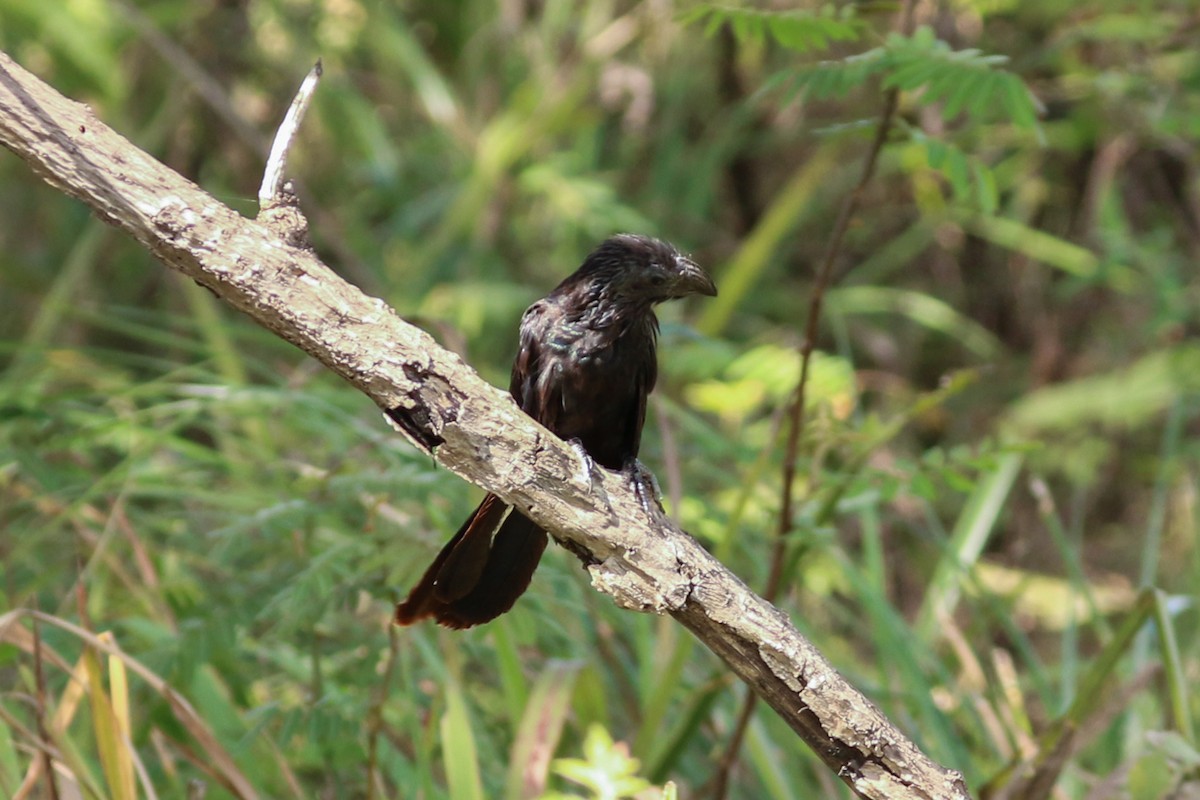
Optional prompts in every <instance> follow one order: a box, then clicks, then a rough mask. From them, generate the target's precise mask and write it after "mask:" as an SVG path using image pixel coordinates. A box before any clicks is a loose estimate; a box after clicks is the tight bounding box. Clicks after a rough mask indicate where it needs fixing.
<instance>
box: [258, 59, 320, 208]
mask: <svg viewBox="0 0 1200 800" xmlns="http://www.w3.org/2000/svg"><path fill="white" fill-rule="evenodd" d="M323 71H324V70H323V69H322V67H321V60H320V59H317V63H316V64H314V65H313V68H312V69H311V70H309V72H308V75H307V76H306V77H305V78H304V82H303V83H301V84H300V89H299V91H297V92H296V97H295V99H293V100H292V104H291V106H289V107H288V110H287V114H286V115H285V116H284V118H283V123H282V124H281V125H280V126H279V130H277V131H276V132H275V141H274V142H273V143H272V144H271V155H270V156H268V157H267V168H266V169H265V170H264V171H263V179H262V186H260V187H259V189H258V207H259V208H260V209H261V208H267V207H268V206H270V205H272V204H273V203H274V202H275V197H276V195H278V194H279V189H280V187H281V186H283V170H284V167H286V166H287V157H288V153H290V152H291V150H292V144H293V143H295V141H296V134H297V133H299V131H300V123H301V122H303V121H304V114H305V112H306V111H308V105H309V103H311V102H312V98H313V93H314V92H316V90H317V82H318V81H320V80H321V74H322V72H323Z"/></svg>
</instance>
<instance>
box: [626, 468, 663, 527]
mask: <svg viewBox="0 0 1200 800" xmlns="http://www.w3.org/2000/svg"><path fill="white" fill-rule="evenodd" d="M621 471H622V472H623V473H625V477H626V478H627V479H628V481H629V485H630V486H632V487H633V493H634V494H636V495H637V499H638V502H639V503H640V504H641V506H642V510H643V511H645V512H646V515H647V516H649V517H655V516H657V515H660V514H662V513H663V507H662V503H661V502H660V500H659V498H661V497H662V489H660V488H659V486H658V479H657V478H655V477H654V473H653V472H651V471H650V470H648V469H646V465H645V464H643V463H642V462H641V461H638V460H637V459H636V458H631V459H629V460H628V461H626V462H625V466H624V467H623V468H622V469H621Z"/></svg>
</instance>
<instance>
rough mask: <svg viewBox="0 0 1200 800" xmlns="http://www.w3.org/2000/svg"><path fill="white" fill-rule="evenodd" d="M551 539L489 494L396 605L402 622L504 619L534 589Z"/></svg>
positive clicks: (462, 624) (460, 624) (457, 624)
mask: <svg viewBox="0 0 1200 800" xmlns="http://www.w3.org/2000/svg"><path fill="white" fill-rule="evenodd" d="M546 541H547V538H546V532H545V531H543V530H542V529H541V528H539V527H538V526H537V525H535V524H534V523H533V522H532V521H531V520H530V519H529V518H528V517H526V516H525V515H523V514H521V513H520V512H519V511H516V510H515V509H514V508H513V507H512V506H510V505H507V504H506V503H504V502H503V501H502V500H501V499H500V498H498V497H496V495H494V494H489V495H488V496H487V497H485V498H483V502H482V503H480V504H479V508H477V509H475V512H474V513H473V514H471V516H470V517H468V518H467V521H466V522H464V523H463V526H462V527H461V528H459V529H458V533H456V534H454V538H452V539H451V540H450V541H449V542H447V543H446V546H445V547H443V548H442V551H441V552H440V553H438V555H437V558H435V559H434V560H433V563H432V564H430V565H429V569H427V570H425V574H424V575H423V576H421V580H420V582H419V583H417V585H416V587H415V588H413V590H412V591H411V592H409V595H408V598H407V599H405V601H404V602H403V603H400V604H399V605H397V606H396V617H395V620H396V624H397V625H411V624H413V623H414V622H418V621H420V620H422V619H425V618H426V617H433V618H434V619H435V620H436V621H437V622H438V624H439V625H445V626H446V627H447V628H470V627H471V626H473V625H479V624H480V623H483V622H487V621H488V620H491V619H494V618H496V617H498V616H500V615H501V614H503V613H504V612H505V611H508V610H509V609H510V608H512V606H513V603H515V602H516V601H517V598H518V597H520V596H521V595H522V594H524V593H525V590H526V589H527V588H528V587H529V581H530V579H531V578H532V577H533V571H534V570H535V569H537V565H538V561H540V560H541V558H542V551H543V550H545V549H546Z"/></svg>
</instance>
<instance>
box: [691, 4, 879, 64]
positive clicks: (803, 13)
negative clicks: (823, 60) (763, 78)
mask: <svg viewBox="0 0 1200 800" xmlns="http://www.w3.org/2000/svg"><path fill="white" fill-rule="evenodd" d="M680 21H681V22H683V23H685V24H686V23H693V22H703V23H704V32H705V33H706V34H707V35H709V36H712V35H713V34H715V33H716V32H717V31H719V30H721V29H722V28H723V27H725V26H728V27H729V29H730V30H732V31H733V34H734V36H736V37H737V38H738V39H739V40H741V41H743V42H748V43H752V44H757V45H762V44H764V43H765V42H766V40H767V38H768V37H770V39H771V40H773V41H774V42H776V43H778V44H779V45H781V46H783V47H785V48H787V49H788V50H792V51H795V52H797V53H808V52H811V51H814V50H824V49H826V48H827V47H829V46H830V44H832V43H833V42H853V41H857V40H858V39H859V37H860V36H861V35H862V32H863V29H864V28H865V27H866V26H865V25H864V23H863V22H861V21H860V20H858V19H857V18H856V17H855V12H854V7H853V6H845V7H843V8H840V9H839V8H837V7H835V6H832V5H827V6H822V7H821V9H820V10H818V11H816V12H811V11H807V10H793V11H760V10H758V9H754V8H731V7H727V6H699V7H697V8H694V9H692V10H691V11H689V12H687V13H686V14H684V15H683V16H682V17H681V19H680Z"/></svg>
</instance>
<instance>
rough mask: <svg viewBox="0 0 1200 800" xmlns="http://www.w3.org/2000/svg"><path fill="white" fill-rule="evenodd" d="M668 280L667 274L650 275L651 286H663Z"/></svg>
mask: <svg viewBox="0 0 1200 800" xmlns="http://www.w3.org/2000/svg"><path fill="white" fill-rule="evenodd" d="M666 282H667V276H666V275H651V276H650V285H651V286H662V285H663V284H664V283H666Z"/></svg>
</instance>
